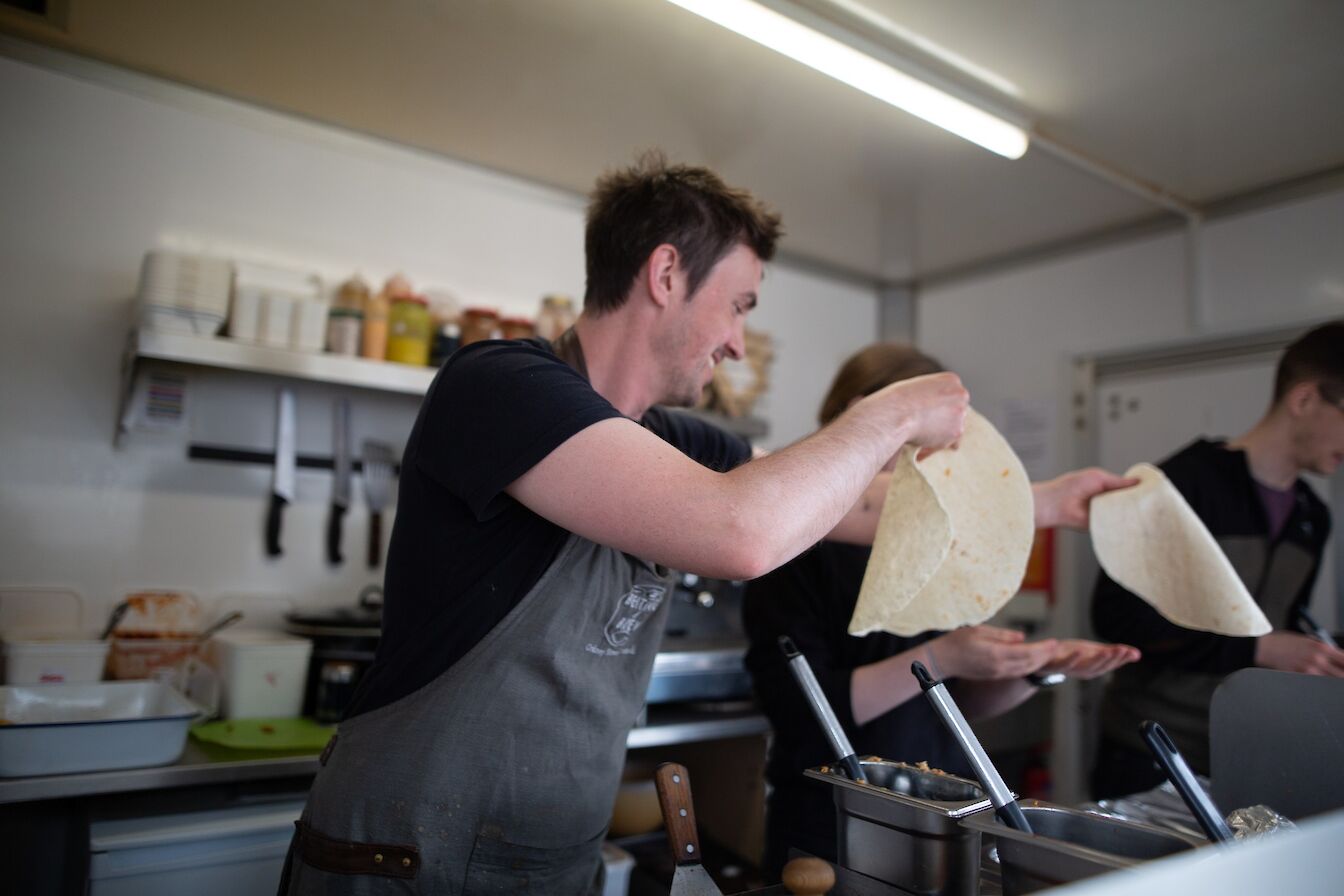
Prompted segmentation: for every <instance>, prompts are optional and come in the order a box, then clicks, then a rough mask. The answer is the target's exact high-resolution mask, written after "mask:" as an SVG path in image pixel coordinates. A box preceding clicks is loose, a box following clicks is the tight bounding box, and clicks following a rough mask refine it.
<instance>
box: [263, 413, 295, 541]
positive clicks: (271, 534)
mask: <svg viewBox="0 0 1344 896" xmlns="http://www.w3.org/2000/svg"><path fill="white" fill-rule="evenodd" d="M294 438H295V436H294V393H293V392H291V391H289V390H288V389H281V390H280V391H279V392H278V393H277V394H276V399H275V472H274V475H273V476H272V479H271V504H270V508H269V509H268V510H267V512H266V554H267V555H268V556H271V557H279V556H280V555H281V554H283V553H284V550H283V549H282V548H281V547H280V512H281V511H282V510H284V509H285V505H286V504H289V503H291V502H293V500H294V448H295V446H294Z"/></svg>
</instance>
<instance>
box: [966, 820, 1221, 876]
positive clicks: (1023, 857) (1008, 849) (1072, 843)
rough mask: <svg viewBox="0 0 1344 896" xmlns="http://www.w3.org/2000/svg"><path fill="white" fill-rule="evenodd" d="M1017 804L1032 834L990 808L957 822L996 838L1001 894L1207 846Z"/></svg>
mask: <svg viewBox="0 0 1344 896" xmlns="http://www.w3.org/2000/svg"><path fill="white" fill-rule="evenodd" d="M1021 806H1022V812H1023V813H1024V814H1025V815H1026V816H1027V821H1028V822H1030V824H1031V829H1032V831H1033V833H1031V834H1026V833H1023V832H1022V831H1018V830H1014V829H1013V828H1010V827H1008V826H1007V825H1005V824H1004V823H1003V822H1001V821H999V820H998V819H997V818H996V817H995V816H994V814H993V813H992V812H987V813H984V814H982V815H977V816H974V817H971V818H966V819H963V820H962V821H961V825H962V826H963V827H964V828H966V829H967V830H972V831H977V832H979V833H981V834H989V835H991V836H993V837H995V838H996V840H997V841H998V853H999V866H1000V873H1001V875H1002V878H1003V892H1004V896H1017V894H1021V893H1034V892H1036V891H1037V890H1044V889H1046V888H1047V887H1054V886H1059V885H1060V884H1067V883H1071V882H1073V881H1076V880H1083V879H1084V878H1088V877H1095V876H1096V875H1098V874H1104V873H1106V872H1108V871H1115V870H1117V869H1122V868H1132V867H1133V866H1135V865H1138V864H1140V863H1142V862H1145V861H1149V860H1151V859H1160V858H1162V857H1164V856H1169V855H1174V854H1176V853H1179V852H1185V851H1186V850H1190V849H1194V848H1196V847H1198V846H1206V845H1208V841H1207V840H1205V839H1203V838H1202V837H1193V836H1189V835H1186V834H1180V833H1177V832H1175V831H1171V830H1165V829H1163V828H1156V827H1153V826H1151V825H1146V824H1139V823H1137V822H1133V821H1122V820H1121V819H1118V818H1109V817H1107V816H1104V815H1096V814H1093V813H1091V812H1083V811H1081V810H1079V809H1067V808H1065V807H1063V806H1054V805H1051V804H1049V803H1043V802H1040V801H1039V800H1028V801H1023V802H1022V803H1021Z"/></svg>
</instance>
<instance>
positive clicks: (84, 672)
mask: <svg viewBox="0 0 1344 896" xmlns="http://www.w3.org/2000/svg"><path fill="white" fill-rule="evenodd" d="M111 646H112V645H111V643H110V642H108V641H99V640H96V639H94V638H88V637H82V636H80V635H78V634H50V635H46V634H38V633H32V632H15V633H11V634H6V635H5V637H4V647H3V651H4V657H5V677H4V682H5V684H43V683H59V682H86V681H101V680H102V678H103V666H104V664H105V663H106V662H107V651H108V648H109V647H111Z"/></svg>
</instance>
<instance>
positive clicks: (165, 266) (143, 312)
mask: <svg viewBox="0 0 1344 896" xmlns="http://www.w3.org/2000/svg"><path fill="white" fill-rule="evenodd" d="M232 279H233V266H232V265H231V264H230V263H229V262H228V261H225V260H223V259H218V258H208V257H205V256H200V255H188V254H185V253H181V252H172V251H168V250H164V249H155V250H153V251H150V252H147V253H145V260H144V262H143V264H142V265H141V266H140V292H139V295H138V298H137V304H138V307H139V316H140V325H141V326H143V327H146V328H148V329H151V330H157V331H159V332H166V333H187V334H191V335H194V336H213V335H215V334H216V333H217V332H219V329H220V327H221V326H222V325H223V324H224V318H225V315H226V314H227V313H228V309H229V288H230V285H231V283H232Z"/></svg>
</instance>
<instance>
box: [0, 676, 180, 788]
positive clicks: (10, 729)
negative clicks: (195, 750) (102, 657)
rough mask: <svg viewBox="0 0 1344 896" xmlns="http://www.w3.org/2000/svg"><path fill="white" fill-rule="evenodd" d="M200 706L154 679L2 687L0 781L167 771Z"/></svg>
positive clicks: (0, 707)
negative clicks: (144, 769) (117, 771)
mask: <svg viewBox="0 0 1344 896" xmlns="http://www.w3.org/2000/svg"><path fill="white" fill-rule="evenodd" d="M201 715H203V713H202V711H201V708H200V707H198V706H196V705H195V704H193V703H192V702H191V701H190V700H188V699H187V698H186V697H183V696H182V695H181V694H179V693H178V692H177V691H175V690H173V689H172V688H170V687H168V686H167V685H165V684H161V683H159V682H157V681H114V682H102V683H94V684H37V685H19V686H10V685H6V686H4V687H0V718H3V719H4V720H5V721H6V722H8V724H6V725H0V778H13V777H26V776H28V775H58V774H68V773H73V772H91V771H102V770H106V769H114V768H142V767H145V766H151V765H167V764H168V763H170V762H174V761H176V760H177V758H178V757H179V756H181V755H182V748H183V747H185V746H186V743H187V728H188V727H189V726H190V725H191V723H192V721H193V720H194V719H197V718H199V717H200V716H201Z"/></svg>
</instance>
